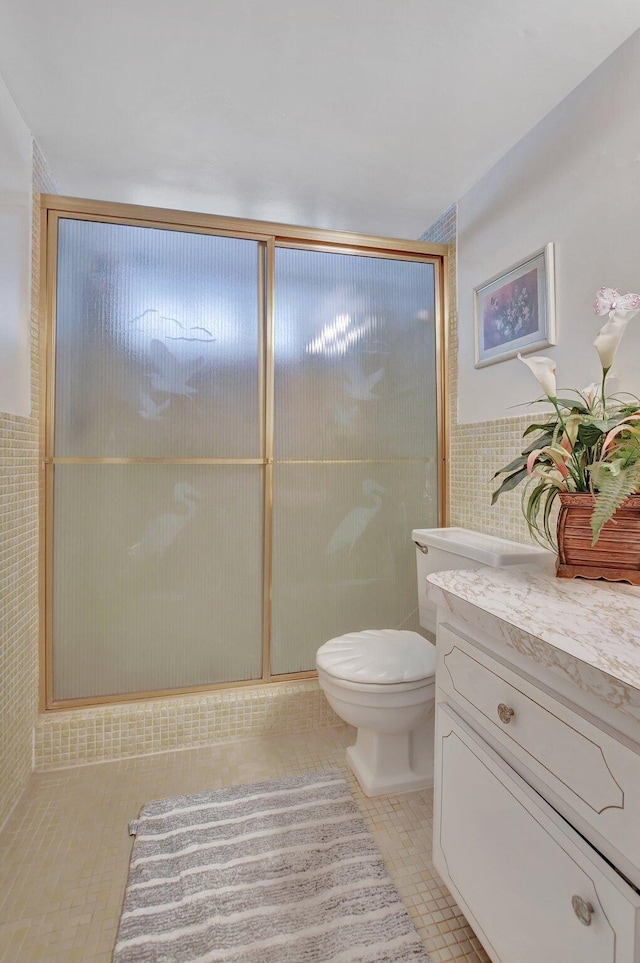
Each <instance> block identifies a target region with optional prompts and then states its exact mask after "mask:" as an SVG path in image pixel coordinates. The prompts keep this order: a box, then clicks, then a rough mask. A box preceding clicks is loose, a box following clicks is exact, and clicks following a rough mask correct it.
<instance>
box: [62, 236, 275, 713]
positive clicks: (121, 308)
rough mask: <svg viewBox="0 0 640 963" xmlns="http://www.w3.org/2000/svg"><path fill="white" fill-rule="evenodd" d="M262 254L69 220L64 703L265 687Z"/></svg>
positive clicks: (256, 247)
mask: <svg viewBox="0 0 640 963" xmlns="http://www.w3.org/2000/svg"><path fill="white" fill-rule="evenodd" d="M263 253H264V252H263V248H262V246H261V244H260V243H259V242H258V241H254V240H250V239H244V238H234V237H222V236H216V235H213V234H208V233H195V232H187V231H179V230H167V229H156V228H150V227H144V226H134V225H126V224H122V223H109V222H98V221H95V220H82V219H73V218H62V219H61V220H60V221H59V225H58V271H57V298H56V300H57V307H56V352H55V358H56V363H55V435H54V443H53V454H54V458H53V462H54V492H53V566H52V572H53V575H52V583H53V584H52V592H51V598H50V602H51V605H52V611H51V614H50V620H51V622H50V631H51V636H52V652H53V697H54V699H55V700H75V699H87V698H99V697H102V696H110V695H116V694H126V693H144V692H152V691H153V692H155V691H158V690H164V689H174V688H185V687H190V686H203V685H207V684H210V683H218V682H230V681H238V680H249V679H256V678H261V676H262V601H263V582H262V570H263V491H264V477H263V475H264V467H263V440H262V424H263V420H262V409H263V398H262V384H263V373H262V363H263V362H262V337H263V335H262V324H263V310H262V298H261V283H262V281H261V278H262V275H263V271H262V265H261V259H262V258H263Z"/></svg>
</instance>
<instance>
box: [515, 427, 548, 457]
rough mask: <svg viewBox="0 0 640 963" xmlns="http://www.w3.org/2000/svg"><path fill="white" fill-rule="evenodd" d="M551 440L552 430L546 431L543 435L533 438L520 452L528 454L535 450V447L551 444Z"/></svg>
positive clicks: (544, 446)
mask: <svg viewBox="0 0 640 963" xmlns="http://www.w3.org/2000/svg"><path fill="white" fill-rule="evenodd" d="M552 440H553V432H547V433H546V434H544V435H538V437H537V438H534V439H533V441H532V442H531V444H530V445H527V447H526V448H524V449H523V451H522V454H523V455H530V454H531V452H532V451H535V450H536V448H546V447H547V445H550V444H551V442H552Z"/></svg>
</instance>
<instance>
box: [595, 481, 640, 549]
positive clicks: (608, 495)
mask: <svg viewBox="0 0 640 963" xmlns="http://www.w3.org/2000/svg"><path fill="white" fill-rule="evenodd" d="M598 467H599V469H600V470H599V471H598V473H597V482H596V484H597V486H598V488H599V492H598V494H597V495H596V501H595V505H594V506H593V514H592V515H591V531H592V532H593V541H592V543H591V544H592V545H595V544H596V542H597V541H598V539H599V538H600V532H601V531H602V526H603V525H604V524H605V523H606V522H608V521H609V519H610V518H613V516H614V515H615V513H616V511H617V510H618V509H619V508H620V506H621V505H622V503H623V501H624V500H625V498H628V497H629V495H633V494H634V492H636V491H637V490H638V488H640V462H636V463H635V464H632V465H626V466H624V467H620V465H619V464H617V465H616V466H615V469H616V470H615V471H612V470H608V469H609V465H607V464H606V463H605V464H601V465H599V466H598ZM612 467H613V466H612ZM594 480H595V479H594Z"/></svg>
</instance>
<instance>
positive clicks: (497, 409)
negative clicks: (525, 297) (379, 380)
mask: <svg viewBox="0 0 640 963" xmlns="http://www.w3.org/2000/svg"><path fill="white" fill-rule="evenodd" d="M487 123H488V124H490V123H491V108H490V107H488V108H487ZM548 241H554V242H555V245H556V317H557V329H558V330H557V333H558V343H557V345H556V346H555V347H553V348H546V349H544V350H543V351H540V352H537V353H539V354H546V355H549V356H551V357H553V358H555V360H556V362H557V365H558V386H565V387H572V386H575V387H577V388H581V387H583V386H584V385H586V384H588V383H589V382H591V381H595V380H598V379H599V376H600V368H599V361H598V356H597V354H596V352H595V349H594V348H593V346H592V343H593V340H594V338H595V337H596V335H597V333H598V330H599V328H600V326H601V324H602V323H603V321H604V320H606V319H600V318H598V317H596V316H595V314H594V313H593V308H592V303H593V299H594V296H595V292H596V290H597V289H598V288H599V287H600V286H602V285H606V286H611V287H614V288H622V289H623V290H625V291H626V290H631V291H635V292H640V31H638V32H637V33H635V34H634V35H633V36H632V37H631V38H630V39H629V40H628V41H627V42H626V43H625V44H623V46H622V47H620V48H619V49H618V50H617V51H616V52H615V53H614V54H612V55H611V57H610V58H609V59H608V60H606V61H605V62H604V63H603V64H602V66H601V67H599V68H598V69H597V70H596V71H595V72H594V73H593V74H591V76H590V77H588V78H587V79H586V80H585V81H584V82H583V83H582V84H581V85H580V86H579V87H578V88H576V90H575V91H574V92H573V93H572V94H570V95H569V96H568V97H567V98H566V99H565V100H564V101H562V103H561V104H559V106H558V107H556V108H555V109H554V110H553V111H552V112H551V113H550V114H548V115H547V117H545V118H544V120H542V121H541V122H540V123H539V124H538V125H537V126H536V127H535V128H533V130H531V131H530V132H529V134H527V135H526V137H524V138H523V139H522V140H521V141H520V142H519V143H518V144H517V145H516V146H515V147H514V148H512V149H511V150H510V151H509V152H508V153H507V154H505V155H504V157H503V158H502V159H501V160H500V161H499V162H498V163H497V164H496V165H495V167H493V168H492V169H491V170H490V171H489V172H488V173H487V174H486V175H485V176H484V177H483V178H482V179H481V180H480V181H479V182H478V183H477V184H476V185H475V186H474V187H473V188H472V189H471V190H470V191H469V192H468V193H467V194H466V195H465V196H464V197H463V198H462V199H461V200H460V201H459V207H458V311H459V332H460V348H459V387H458V406H459V408H458V415H459V421H460V422H474V421H489V420H494V419H498V418H504V417H511V416H513V415H518V414H526V412H527V409H525V408H510V407H509V406H511V405H515V404H519V403H522V402H525V401H528V400H530V399H531V398H533V397H536V396H537V395H538V394H539V390H538V385H537V382H535V380H534V379H533V376H532V375H531V374H530V373H529V371H528V370H527V369H526V368H525V367H524V365H523V364H522V363H521V362H519V361H517V360H510V361H504V362H501V363H499V364H496V365H492V366H490V367H488V368H483V369H480V370H475V369H474V345H473V288H474V287H475V286H477V285H478V284H481V283H482V282H483V281H485V280H486V279H487V278H490V277H491V276H492V275H495V274H497V273H498V272H500V271H501V270H502V269H504V268H507V267H509V266H510V265H511V264H513V263H515V262H516V261H519V260H520V259H521V258H523V257H525V256H527V255H528V254H530V253H532V252H533V251H535V250H537V249H539V248H541V247H542V246H543V245H544V244H546V243H547V242H548ZM612 374H615V375H617V376H619V378H620V380H621V387H622V388H623V389H625V390H629V391H633V392H634V393H635V394H638V395H640V316H638V317H636V318H635V319H633V320H632V321H631V322H630V324H629V328H628V329H627V332H626V334H625V339H624V341H623V342H622V347H621V349H620V352H619V355H618V358H617V359H616V363H615V366H614V370H613V372H612Z"/></svg>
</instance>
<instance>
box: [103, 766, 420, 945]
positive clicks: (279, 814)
mask: <svg viewBox="0 0 640 963" xmlns="http://www.w3.org/2000/svg"><path fill="white" fill-rule="evenodd" d="M113 959H114V963H131V961H136V963H143V961H149V963H428V957H427V956H426V954H425V951H424V949H423V947H422V943H421V942H420V939H419V937H418V934H417V933H416V931H415V929H414V927H413V923H412V922H411V920H410V918H409V916H408V914H407V912H406V910H405V908H404V906H403V905H402V903H401V901H400V898H399V897H398V893H397V891H396V889H395V887H394V885H393V883H392V882H391V879H390V878H389V875H388V874H387V871H386V870H385V868H384V864H383V861H382V857H381V856H380V853H379V851H378V849H377V847H376V844H375V842H374V840H373V838H372V836H371V834H370V832H369V831H368V830H367V828H366V826H365V824H364V821H363V819H362V817H361V815H360V813H359V811H358V808H357V806H356V804H355V802H354V800H353V798H352V796H351V794H350V793H349V790H348V787H347V784H346V782H345V781H344V779H343V777H342V775H341V773H340V772H339V771H337V770H335V771H334V770H330V771H327V772H316V773H311V774H309V775H304V776H294V777H291V778H288V779H279V780H275V781H270V782H263V783H258V784H255V785H252V786H235V787H233V788H230V789H217V790H213V791H212V792H204V793H198V794H196V795H192V796H178V797H176V798H174V799H162V800H159V801H157V802H152V803H149V804H148V805H146V806H145V807H144V809H143V810H142V812H141V814H140V817H139V819H138V821H137V835H136V839H135V842H134V846H133V852H132V854H131V866H130V870H129V880H128V883H127V891H126V894H125V900H124V907H123V911H122V916H121V919H120V928H119V931H118V939H117V943H116V948H115V954H114V958H113Z"/></svg>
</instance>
